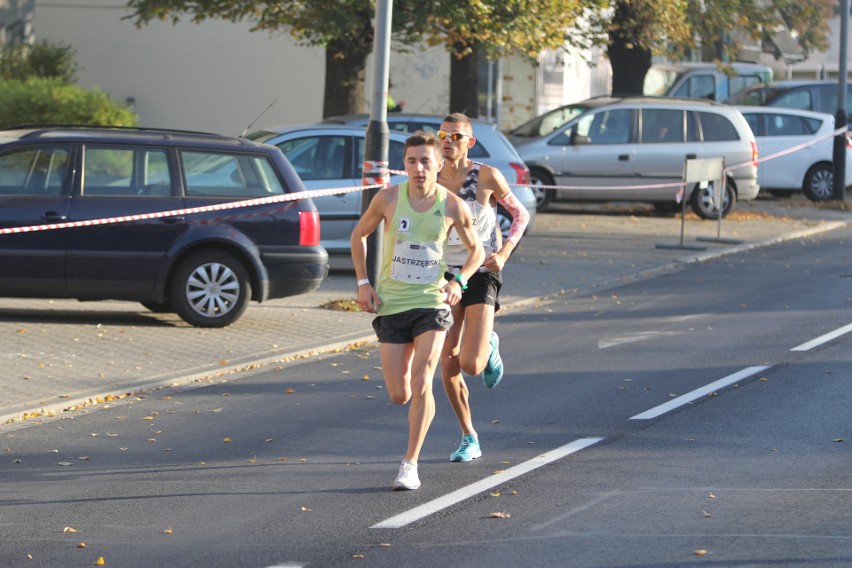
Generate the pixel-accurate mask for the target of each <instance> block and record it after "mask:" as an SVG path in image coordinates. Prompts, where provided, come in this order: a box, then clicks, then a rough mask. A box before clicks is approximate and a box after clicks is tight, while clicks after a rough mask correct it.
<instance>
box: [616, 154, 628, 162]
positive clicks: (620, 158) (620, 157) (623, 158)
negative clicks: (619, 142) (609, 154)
mask: <svg viewBox="0 0 852 568" xmlns="http://www.w3.org/2000/svg"><path fill="white" fill-rule="evenodd" d="M629 159H630V154H619V155H618V161H619V162H626V161H627V160H629Z"/></svg>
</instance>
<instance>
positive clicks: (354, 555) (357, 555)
mask: <svg viewBox="0 0 852 568" xmlns="http://www.w3.org/2000/svg"><path fill="white" fill-rule="evenodd" d="M352 558H367V557H366V556H364V555H363V554H353V555H352Z"/></svg>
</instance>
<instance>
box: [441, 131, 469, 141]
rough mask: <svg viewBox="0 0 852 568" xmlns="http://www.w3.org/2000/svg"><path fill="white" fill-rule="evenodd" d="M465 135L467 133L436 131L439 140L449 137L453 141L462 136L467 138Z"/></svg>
mask: <svg viewBox="0 0 852 568" xmlns="http://www.w3.org/2000/svg"><path fill="white" fill-rule="evenodd" d="M467 136H468V135H467V134H464V133H462V132H447V131H445V130H439V131H438V138H440V139H441V140H444V139H445V138H449V139H450V140H452V141H453V142H458V141H459V140H461V139H462V138H467Z"/></svg>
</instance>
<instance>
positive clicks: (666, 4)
mask: <svg viewBox="0 0 852 568" xmlns="http://www.w3.org/2000/svg"><path fill="white" fill-rule="evenodd" d="M833 7H834V0H809V1H807V2H802V1H801V0H612V5H611V12H609V13H602V14H598V16H597V18H598V19H597V20H596V23H597V25H599V26H601V27H602V28H603V29H606V30H607V33H608V39H609V41H608V47H607V54H608V56H609V59H610V63H611V64H612V68H613V77H612V90H613V92H617V93H641V92H642V82H643V79H644V77H645V73H646V72H647V71H648V68H649V67H650V66H651V56H652V55H655V54H667V55H669V56H670V57H672V58H673V59H678V58H680V57H683V56H684V54H686V53H688V52H689V51H691V50H695V49H697V47H698V45H699V42H700V43H701V46H702V51H703V52H704V53H705V60H706V59H708V58H709V59H710V60H716V61H719V62H723V61H727V60H734V59H735V58H736V53H737V51H738V50H739V49H740V48H741V47H742V46H741V42H738V41H737V40H736V39H735V37H736V36H735V35H734V33H735V32H738V33H740V34H745V35H746V36H747V37H750V38H751V39H753V40H758V41H766V40H768V39H769V38H770V36H771V33H772V31H773V30H775V29H777V28H778V27H779V26H785V27H787V28H788V29H790V30H791V31H793V32H794V33H795V34H796V35H797V37H798V42H799V47H800V48H801V49H802V51H803V52H804V53H805V54H807V53H809V52H811V51H813V50H816V49H825V48H826V47H827V37H828V20H829V18H830V17H831V14H832V10H833ZM610 14H611V15H610ZM708 46H709V47H710V49H709V57H708V54H707V48H708Z"/></svg>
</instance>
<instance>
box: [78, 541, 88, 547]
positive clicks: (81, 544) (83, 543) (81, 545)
mask: <svg viewBox="0 0 852 568" xmlns="http://www.w3.org/2000/svg"><path fill="white" fill-rule="evenodd" d="M77 548H86V543H85V542H81V543H80V544H78V545H77Z"/></svg>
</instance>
